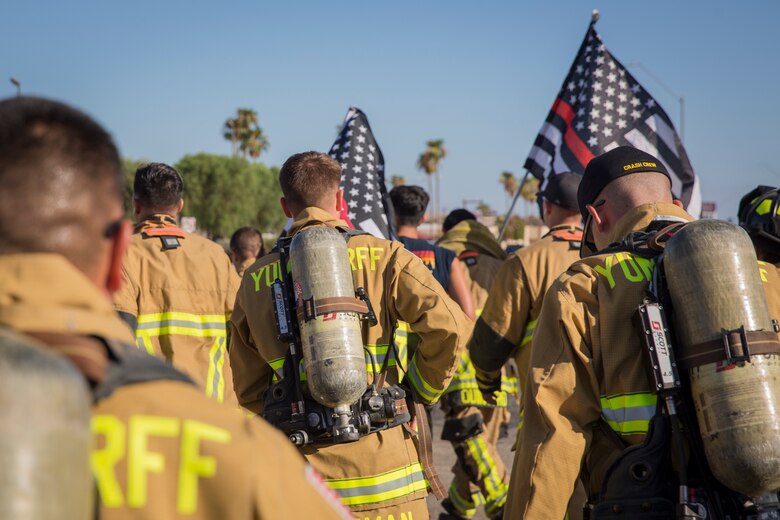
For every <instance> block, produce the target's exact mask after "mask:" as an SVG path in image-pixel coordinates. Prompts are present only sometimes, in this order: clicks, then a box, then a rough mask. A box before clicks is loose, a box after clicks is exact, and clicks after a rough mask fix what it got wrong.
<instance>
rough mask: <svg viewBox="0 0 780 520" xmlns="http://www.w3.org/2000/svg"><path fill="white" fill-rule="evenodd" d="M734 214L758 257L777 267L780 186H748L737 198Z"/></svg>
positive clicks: (779, 246) (779, 242)
mask: <svg viewBox="0 0 780 520" xmlns="http://www.w3.org/2000/svg"><path fill="white" fill-rule="evenodd" d="M737 218H738V219H739V225H740V226H742V228H744V230H745V231H747V232H748V235H750V239H751V240H752V241H753V245H754V246H755V248H756V256H758V259H759V260H761V261H763V262H767V263H770V264H774V265H775V267H778V268H780V189H778V188H773V187H771V186H758V187H756V188H755V189H753V190H751V191H750V192H749V193H748V194H746V195H745V196H744V197H742V200H740V201H739V210H738V213H737Z"/></svg>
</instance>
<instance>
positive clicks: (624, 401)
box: [601, 392, 658, 435]
mask: <svg viewBox="0 0 780 520" xmlns="http://www.w3.org/2000/svg"><path fill="white" fill-rule="evenodd" d="M657 402H658V396H657V395H656V394H655V393H653V392H637V393H633V394H618V395H612V396H602V397H601V415H602V416H603V417H604V420H606V421H607V424H609V426H610V427H611V428H612V429H613V430H615V431H616V432H617V433H619V434H620V435H635V434H641V433H647V428H648V426H649V424H650V419H652V418H653V416H654V415H655V411H656V403H657Z"/></svg>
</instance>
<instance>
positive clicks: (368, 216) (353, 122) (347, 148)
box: [328, 107, 392, 238]
mask: <svg viewBox="0 0 780 520" xmlns="http://www.w3.org/2000/svg"><path fill="white" fill-rule="evenodd" d="M328 154H329V155H330V156H331V157H333V158H334V159H336V160H337V161H339V162H340V163H341V188H342V189H343V190H344V201H345V202H346V208H345V209H344V211H342V216H343V217H345V220H347V222H348V223H349V224H351V225H352V226H353V227H355V228H358V229H362V230H363V231H366V232H368V233H371V234H372V235H374V236H378V237H383V238H392V227H391V225H390V222H391V220H390V217H389V215H391V213H390V207H391V206H390V200H389V197H388V195H387V188H386V187H385V159H384V157H383V156H382V151H381V150H380V149H379V145H377V143H376V139H374V134H373V133H371V126H369V124H368V119H367V118H366V115H365V114H364V113H363V112H362V111H361V110H360V109H359V108H356V107H350V108H349V111H348V112H347V117H346V118H345V119H344V126H343V127H342V129H341V132H339V136H338V137H337V138H336V142H335V143H333V146H331V147H330V151H329V152H328Z"/></svg>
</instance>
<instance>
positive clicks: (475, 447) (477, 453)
mask: <svg viewBox="0 0 780 520" xmlns="http://www.w3.org/2000/svg"><path fill="white" fill-rule="evenodd" d="M481 440H482V439H481V438H480V437H472V438H471V439H468V440H467V441H466V447H467V448H468V449H469V452H470V453H471V459H472V460H473V461H474V462H476V464H477V468H478V469H479V474H480V475H481V476H482V480H483V481H484V483H485V491H486V492H487V495H488V497H491V496H495V495H497V494H498V493H499V491H498V489H497V487H496V480H495V477H494V475H493V471H491V466H490V462H489V461H488V460H489V459H490V457H489V456H487V452H486V451H483V447H484V441H483V442H482V443H481V444H480V441H481ZM486 498H487V497H486Z"/></svg>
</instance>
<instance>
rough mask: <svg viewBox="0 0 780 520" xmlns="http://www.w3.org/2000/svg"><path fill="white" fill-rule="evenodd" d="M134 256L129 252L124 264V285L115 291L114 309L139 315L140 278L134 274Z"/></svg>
mask: <svg viewBox="0 0 780 520" xmlns="http://www.w3.org/2000/svg"><path fill="white" fill-rule="evenodd" d="M132 262H133V256H132V255H130V254H127V255H126V256H125V260H124V262H123V264H122V286H121V287H120V288H119V290H118V291H117V292H115V293H114V295H113V299H114V309H115V310H117V311H119V312H126V313H127V314H131V315H133V316H135V317H138V296H139V287H138V278H137V277H135V276H133V273H132V272H131V267H130V266H131V265H132Z"/></svg>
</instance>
